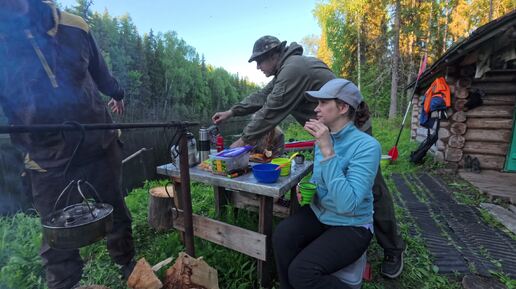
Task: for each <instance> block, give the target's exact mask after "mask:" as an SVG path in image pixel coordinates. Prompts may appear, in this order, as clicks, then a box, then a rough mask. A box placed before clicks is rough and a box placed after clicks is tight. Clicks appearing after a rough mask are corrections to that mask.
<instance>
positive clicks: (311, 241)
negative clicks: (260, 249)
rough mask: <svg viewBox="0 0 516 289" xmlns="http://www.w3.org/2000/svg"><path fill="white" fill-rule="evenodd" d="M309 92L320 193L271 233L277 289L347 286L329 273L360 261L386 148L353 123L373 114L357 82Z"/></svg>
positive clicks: (339, 82) (341, 81)
mask: <svg viewBox="0 0 516 289" xmlns="http://www.w3.org/2000/svg"><path fill="white" fill-rule="evenodd" d="M307 93H308V94H309V95H310V96H312V97H314V98H316V99H318V101H319V105H318V106H317V107H316V108H315V112H316V113H317V119H312V120H310V121H308V122H306V124H305V127H304V128H305V130H307V131H308V132H309V133H310V134H312V135H313V136H314V137H315V138H316V140H317V145H316V148H315V160H314V170H313V177H312V182H314V183H316V184H317V193H316V194H315V195H314V197H313V199H312V202H311V203H310V206H304V207H302V208H301V209H300V210H299V211H298V212H296V214H294V215H293V216H292V217H289V218H288V219H286V220H284V221H283V222H281V223H280V224H279V225H278V226H277V228H276V230H275V232H274V235H273V239H272V242H273V248H274V254H275V258H276V264H277V269H278V276H279V280H280V288H282V289H287V288H295V289H302V288H311V289H317V288H325V289H330V288H349V287H348V285H346V284H344V283H343V282H341V281H340V280H339V279H338V278H337V277H335V276H333V275H332V273H334V272H336V271H339V270H340V269H342V268H344V267H346V266H348V265H350V264H352V263H353V262H355V261H356V260H357V259H358V258H359V257H360V256H362V254H363V253H364V252H365V251H366V249H367V247H368V245H369V242H370V240H371V238H372V236H373V233H372V228H373V225H372V224H373V195H372V186H373V183H374V178H375V176H376V171H377V168H378V165H379V162H380V158H381V148H380V144H379V143H378V142H377V141H376V140H375V139H374V138H373V137H371V136H369V135H367V134H366V133H364V132H362V131H360V130H358V129H357V128H356V126H355V123H357V125H358V126H360V125H361V122H365V121H366V120H367V119H368V118H369V111H368V109H367V106H366V105H365V103H364V102H363V101H362V96H361V94H360V91H359V90H358V88H357V87H356V86H355V85H354V84H353V83H352V82H350V81H348V80H345V79H333V80H330V81H329V82H327V83H326V84H325V85H324V86H323V87H321V89H320V90H319V91H308V92H307Z"/></svg>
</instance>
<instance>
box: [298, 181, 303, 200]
mask: <svg viewBox="0 0 516 289" xmlns="http://www.w3.org/2000/svg"><path fill="white" fill-rule="evenodd" d="M296 196H297V203H298V204H301V202H302V201H303V196H302V195H301V192H300V191H299V184H297V185H296Z"/></svg>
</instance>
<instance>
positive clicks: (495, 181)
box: [459, 170, 516, 205]
mask: <svg viewBox="0 0 516 289" xmlns="http://www.w3.org/2000/svg"><path fill="white" fill-rule="evenodd" d="M459 174H460V176H461V177H462V178H463V179H465V180H467V181H468V182H470V183H471V184H472V185H474V186H475V187H477V188H478V189H479V190H480V191H482V192H483V193H484V194H486V195H488V196H489V198H490V199H503V200H505V201H507V202H510V203H511V204H513V205H514V204H516V173H501V172H498V171H488V170H485V171H482V172H481V173H480V174H476V173H471V172H466V171H464V170H461V171H460V172H459Z"/></svg>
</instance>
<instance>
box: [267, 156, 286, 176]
mask: <svg viewBox="0 0 516 289" xmlns="http://www.w3.org/2000/svg"><path fill="white" fill-rule="evenodd" d="M271 164H275V165H283V164H286V165H285V166H284V167H282V168H281V176H282V177H285V176H288V175H289V174H290V165H291V163H290V160H289V159H288V158H275V159H272V160H271Z"/></svg>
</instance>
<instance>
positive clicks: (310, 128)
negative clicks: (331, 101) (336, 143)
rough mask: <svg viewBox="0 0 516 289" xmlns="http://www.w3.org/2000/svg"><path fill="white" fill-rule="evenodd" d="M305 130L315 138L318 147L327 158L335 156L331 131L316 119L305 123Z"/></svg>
mask: <svg viewBox="0 0 516 289" xmlns="http://www.w3.org/2000/svg"><path fill="white" fill-rule="evenodd" d="M305 130H306V131H307V132H309V133H310V134H311V135H313V136H314V137H315V140H316V141H317V145H318V146H319V149H320V150H321V153H322V155H323V156H324V157H325V158H328V157H331V156H333V155H334V154H335V152H334V151H333V144H332V142H331V137H330V129H329V128H328V127H327V126H326V125H324V124H323V123H322V122H320V121H318V120H316V119H310V120H309V121H307V122H306V123H305Z"/></svg>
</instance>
